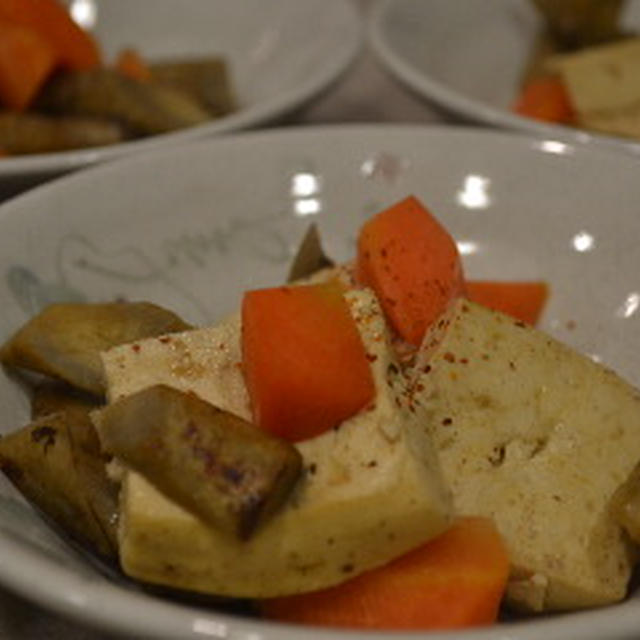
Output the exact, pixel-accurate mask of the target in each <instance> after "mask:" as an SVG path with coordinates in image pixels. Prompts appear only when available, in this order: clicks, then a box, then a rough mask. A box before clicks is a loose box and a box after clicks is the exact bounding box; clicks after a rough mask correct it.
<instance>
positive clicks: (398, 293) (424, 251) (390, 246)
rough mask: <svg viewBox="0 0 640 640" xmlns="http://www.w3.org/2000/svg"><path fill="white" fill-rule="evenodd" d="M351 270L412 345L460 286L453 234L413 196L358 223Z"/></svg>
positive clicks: (458, 260)
mask: <svg viewBox="0 0 640 640" xmlns="http://www.w3.org/2000/svg"><path fill="white" fill-rule="evenodd" d="M356 274H357V278H358V280H359V281H360V282H361V283H363V284H364V285H366V286H370V287H371V288H372V289H373V290H374V291H375V292H376V295H377V296H378V298H379V300H380V304H381V305H382V308H383V309H384V312H385V314H386V315H387V318H388V319H389V321H390V323H391V325H392V326H393V328H394V329H395V330H396V331H397V332H398V333H399V334H400V336H401V337H402V338H403V339H404V340H406V341H407V342H409V343H411V344H414V345H418V344H420V341H421V340H422V337H423V336H424V333H425V331H426V329H427V327H428V326H429V325H430V324H431V323H432V322H433V321H434V320H435V319H436V318H437V317H438V316H439V315H440V314H441V313H442V312H443V311H444V310H445V309H446V308H447V306H448V305H449V304H450V302H451V301H452V300H453V299H455V298H456V297H457V296H458V295H460V294H461V293H462V291H463V289H464V281H463V272H462V264H461V261H460V256H459V255H458V249H457V247H456V244H455V242H454V240H453V238H452V237H451V236H450V235H449V233H448V232H447V230H446V229H445V228H444V227H443V226H442V225H441V224H440V223H439V222H438V220H436V218H435V217H434V216H433V215H432V214H431V213H430V212H429V211H428V210H427V209H426V208H425V207H424V206H423V205H422V204H421V203H420V202H419V201H418V200H417V199H416V198H414V197H409V198H407V199H405V200H402V201H401V202H399V203H397V204H395V205H394V206H392V207H390V208H389V209H386V210H385V211H383V212H381V213H379V214H378V215H376V216H374V217H373V218H372V219H371V220H369V222H367V223H366V224H365V225H364V226H363V227H362V229H361V231H360V236H359V238H358V255H357V263H356Z"/></svg>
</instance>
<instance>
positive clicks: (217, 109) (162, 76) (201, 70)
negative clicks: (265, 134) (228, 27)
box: [150, 58, 236, 117]
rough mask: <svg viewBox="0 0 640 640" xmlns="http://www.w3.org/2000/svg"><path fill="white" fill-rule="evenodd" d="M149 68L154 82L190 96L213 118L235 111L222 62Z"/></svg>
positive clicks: (171, 63) (176, 63)
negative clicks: (203, 106)
mask: <svg viewBox="0 0 640 640" xmlns="http://www.w3.org/2000/svg"><path fill="white" fill-rule="evenodd" d="M150 68H151V77H152V78H153V80H154V81H156V82H158V83H159V84H162V85H167V86H170V87H174V88H175V89H178V90H180V91H182V92H184V93H186V94H188V95H190V96H192V97H193V98H194V99H195V100H197V101H198V102H200V103H201V104H203V105H205V107H206V108H207V109H208V110H209V111H210V112H211V114H212V115H213V116H214V117H220V116H224V115H226V114H228V113H230V112H232V111H233V110H234V109H235V108H236V101H235V98H234V94H233V90H232V88H231V80H230V77H229V71H228V66H227V64H226V62H225V60H224V59H223V58H202V59H199V60H185V61H167V62H156V63H154V64H152V65H151V66H150Z"/></svg>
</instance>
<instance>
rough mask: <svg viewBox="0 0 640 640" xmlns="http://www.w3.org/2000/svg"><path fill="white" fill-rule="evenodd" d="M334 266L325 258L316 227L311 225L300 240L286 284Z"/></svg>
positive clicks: (331, 261)
mask: <svg viewBox="0 0 640 640" xmlns="http://www.w3.org/2000/svg"><path fill="white" fill-rule="evenodd" d="M334 264H335V263H334V262H333V260H331V259H330V258H328V257H327V255H326V253H325V252H324V249H323V248H322V242H321V240H320V233H319V232H318V227H317V225H315V224H311V225H309V228H308V229H307V232H306V233H305V235H304V238H302V242H301V243H300V246H299V247H298V251H297V253H296V255H295V258H294V259H293V262H292V264H291V267H290V269H289V275H288V276H287V282H295V281H296V280H302V279H303V278H308V277H309V276H312V275H313V274H314V273H316V272H317V271H320V270H321V269H326V268H327V267H333V266H334Z"/></svg>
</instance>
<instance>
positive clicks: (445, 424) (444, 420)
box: [442, 418, 453, 427]
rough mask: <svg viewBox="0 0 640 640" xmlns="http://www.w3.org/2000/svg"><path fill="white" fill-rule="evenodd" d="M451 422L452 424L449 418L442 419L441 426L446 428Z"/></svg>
mask: <svg viewBox="0 0 640 640" xmlns="http://www.w3.org/2000/svg"><path fill="white" fill-rule="evenodd" d="M452 422H453V420H452V419H451V418H444V419H443V420H442V424H443V425H444V426H445V427H448V426H449V425H450V424H451V423H452Z"/></svg>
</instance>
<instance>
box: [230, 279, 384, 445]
mask: <svg viewBox="0 0 640 640" xmlns="http://www.w3.org/2000/svg"><path fill="white" fill-rule="evenodd" d="M242 355H243V368H244V374H245V379H246V382H247V389H248V391H249V396H250V398H251V404H252V407H253V414H254V419H255V422H256V424H258V425H259V426H260V427H262V428H263V429H266V430H267V431H270V432H271V433H274V434H276V435H278V436H280V437H282V438H286V439H288V440H291V441H294V442H296V441H299V440H305V439H308V438H312V437H314V436H316V435H318V434H320V433H322V432H324V431H326V430H327V429H330V428H332V427H335V426H336V425H338V424H340V423H341V422H342V421H343V420H345V419H346V418H348V417H350V416H351V415H353V414H355V413H356V412H358V411H359V410H360V409H362V408H363V407H365V406H366V405H367V403H369V402H370V401H371V400H372V398H373V395H374V386H373V378H372V376H371V370H370V366H369V362H368V361H367V354H366V352H365V349H364V346H363V344H362V340H361V339H360V335H359V334H358V330H357V328H356V325H355V322H354V321H353V318H352V317H351V314H350V312H349V307H348V306H347V303H346V302H345V300H344V297H343V289H342V287H341V286H340V285H339V284H338V283H337V282H333V281H331V282H327V283H323V284H317V285H307V286H295V287H278V288H274V289H260V290H255V291H249V292H247V293H246V294H245V297H244V300H243V304H242Z"/></svg>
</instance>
